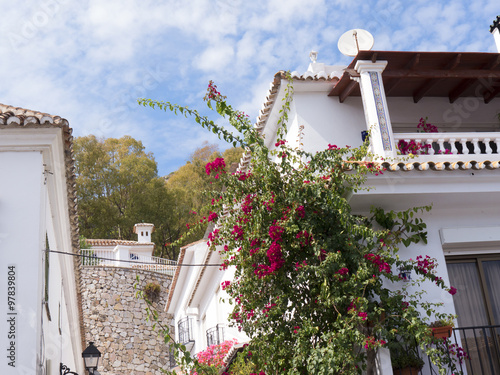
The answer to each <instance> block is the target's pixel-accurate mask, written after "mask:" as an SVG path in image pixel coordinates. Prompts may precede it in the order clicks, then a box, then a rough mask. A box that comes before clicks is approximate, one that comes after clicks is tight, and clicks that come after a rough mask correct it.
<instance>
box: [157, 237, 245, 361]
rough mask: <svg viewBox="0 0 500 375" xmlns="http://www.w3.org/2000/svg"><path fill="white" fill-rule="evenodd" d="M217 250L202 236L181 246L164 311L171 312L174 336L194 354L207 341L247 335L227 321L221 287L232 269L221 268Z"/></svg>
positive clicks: (225, 297)
mask: <svg viewBox="0 0 500 375" xmlns="http://www.w3.org/2000/svg"><path fill="white" fill-rule="evenodd" d="M220 264H221V258H220V255H219V252H218V251H210V249H209V248H208V246H207V240H206V239H203V240H200V241H197V242H194V243H192V244H189V245H187V246H184V247H182V248H181V251H180V253H179V258H178V262H177V270H176V273H175V275H174V278H173V280H172V284H171V288H170V294H169V297H168V302H167V305H166V307H165V311H166V312H167V313H168V314H170V315H171V316H172V318H173V319H172V325H174V326H175V338H176V340H177V341H178V342H181V343H183V344H185V345H186V347H187V348H188V349H189V350H190V351H191V353H193V354H195V353H198V352H200V351H202V350H204V349H206V348H207V347H208V346H210V345H214V344H220V343H222V342H223V341H225V340H233V339H236V340H237V342H238V343H245V342H247V341H248V337H247V336H246V335H245V334H244V333H243V332H239V331H238V329H237V328H236V327H231V326H230V325H229V324H228V316H229V314H230V313H231V311H232V306H231V305H230V304H229V303H228V300H229V296H228V294H227V293H226V292H225V291H224V290H223V289H222V288H221V283H222V282H223V281H225V280H232V279H233V277H234V269H232V268H229V269H228V270H226V271H221V270H220Z"/></svg>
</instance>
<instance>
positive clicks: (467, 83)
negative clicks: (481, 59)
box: [448, 55, 500, 103]
mask: <svg viewBox="0 0 500 375" xmlns="http://www.w3.org/2000/svg"><path fill="white" fill-rule="evenodd" d="M499 65H500V55H498V56H496V57H494V58H493V59H491V60H490V62H489V63H487V64H485V65H484V66H483V67H482V69H485V70H491V69H495V68H496V67H497V66H499ZM475 82H476V80H475V79H466V80H464V81H462V82H460V83H459V84H458V86H456V87H455V88H454V89H453V90H452V91H450V95H449V96H448V98H449V99H450V103H455V101H456V100H457V99H458V98H459V97H460V95H462V94H463V93H464V92H465V91H467V89H469V88H470V87H471V86H472V85H474V83H475Z"/></svg>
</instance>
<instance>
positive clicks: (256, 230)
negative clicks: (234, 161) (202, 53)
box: [140, 83, 457, 375]
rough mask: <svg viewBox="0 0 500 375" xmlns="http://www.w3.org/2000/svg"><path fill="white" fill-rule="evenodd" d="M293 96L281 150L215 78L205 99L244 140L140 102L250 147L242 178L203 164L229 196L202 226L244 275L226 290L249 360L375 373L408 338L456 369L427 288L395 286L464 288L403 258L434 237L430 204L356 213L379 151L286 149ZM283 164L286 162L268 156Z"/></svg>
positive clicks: (288, 368)
mask: <svg viewBox="0 0 500 375" xmlns="http://www.w3.org/2000/svg"><path fill="white" fill-rule="evenodd" d="M291 96H292V93H291V85H289V86H288V89H287V93H286V95H285V99H284V105H283V110H282V114H283V115H282V118H281V119H280V122H279V127H278V131H277V142H276V144H275V147H276V149H274V150H269V149H268V148H267V147H266V146H265V144H264V142H263V140H262V139H261V138H260V136H259V134H258V132H257V130H256V129H255V128H254V127H253V126H252V125H251V124H250V123H249V121H248V120H247V119H246V116H245V115H244V114H243V113H241V112H239V111H236V110H234V109H233V108H232V107H231V106H230V105H228V104H227V103H226V101H225V98H224V97H222V96H221V95H220V93H219V92H218V91H217V89H216V87H215V85H213V84H212V83H211V84H210V85H209V89H208V94H207V96H206V100H207V104H208V106H209V107H210V108H213V107H214V108H215V109H216V110H217V112H218V113H219V114H220V115H221V116H223V117H225V118H227V119H228V120H229V123H230V124H231V125H233V126H234V127H235V128H236V129H237V130H238V132H239V134H238V135H232V134H231V133H229V132H228V131H227V130H226V129H224V128H222V127H219V126H218V125H216V124H215V123H214V122H213V121H212V120H210V119H208V118H207V117H204V116H201V115H200V114H199V113H198V112H197V111H195V110H191V109H188V108H186V107H180V106H178V105H175V104H171V103H168V102H158V101H152V100H148V99H145V100H140V103H141V104H143V105H149V106H151V107H153V108H155V107H159V108H160V109H164V110H172V111H175V112H180V113H182V114H184V115H186V116H193V117H194V119H195V120H196V122H198V123H199V124H201V125H202V126H204V127H206V128H208V129H209V130H212V131H214V132H216V133H218V134H219V135H220V137H221V138H224V139H226V140H227V141H228V142H231V143H233V145H234V144H235V143H236V144H239V145H240V146H242V147H245V148H247V149H249V150H250V151H251V162H250V164H249V166H248V168H247V169H246V170H243V171H240V172H239V173H236V174H231V173H228V170H227V166H226V163H225V161H224V159H223V158H217V159H215V160H213V161H211V162H209V163H208V164H207V165H206V167H205V170H206V173H207V174H209V175H210V176H211V177H212V179H213V180H212V182H213V183H215V184H218V185H223V186H224V189H222V190H214V191H213V196H212V200H211V203H210V204H209V207H208V208H207V211H206V217H207V219H206V221H203V222H202V223H201V224H200V225H204V224H205V223H206V222H214V223H217V226H216V228H215V229H214V230H213V232H212V233H211V234H210V235H209V243H210V246H211V248H212V249H213V250H214V251H219V252H220V253H221V256H222V258H223V259H224V263H223V265H222V267H223V268H227V267H229V266H235V267H236V274H235V279H234V280H232V281H230V280H228V281H225V282H223V283H222V288H223V289H226V290H227V291H228V293H229V295H230V296H231V297H232V300H233V302H234V303H235V307H234V310H233V313H232V315H231V318H232V321H233V322H234V323H235V324H237V325H238V326H239V327H240V328H241V329H242V330H244V331H245V332H246V333H247V334H248V335H249V336H250V337H251V339H252V341H251V344H250V345H249V347H248V349H247V350H251V352H252V353H253V355H252V361H253V362H254V363H255V364H256V365H257V366H258V368H259V370H261V374H262V373H266V374H325V375H326V374H360V373H361V372H362V371H363V370H367V371H368V373H370V374H372V373H374V371H375V366H374V359H375V353H376V351H377V350H378V349H379V348H382V347H392V346H396V345H399V343H400V342H401V341H403V343H405V344H408V345H411V344H413V343H416V344H417V345H418V346H420V347H421V348H422V350H424V351H425V352H426V353H427V354H428V355H429V356H430V358H431V360H432V361H433V362H434V363H436V364H437V365H438V367H439V371H440V373H441V374H444V373H446V371H447V366H452V368H453V366H455V364H456V362H455V361H454V360H453V359H450V357H449V355H448V353H447V352H446V350H445V349H446V348H445V346H444V345H441V344H440V343H436V342H434V341H433V338H432V336H431V335H430V333H429V329H428V327H427V320H426V319H427V318H426V314H428V315H429V316H433V315H435V316H438V317H439V318H442V317H443V316H444V315H446V314H437V313H436V311H435V309H436V305H435V304H432V303H426V302H422V301H423V299H422V295H423V292H419V293H416V294H413V295H411V294H410V293H409V292H408V288H407V287H404V286H403V287H402V288H400V289H398V290H393V288H389V287H388V285H392V284H393V283H398V282H399V278H398V275H396V274H395V273H394V270H395V269H397V268H399V267H405V268H411V269H413V270H414V272H415V273H416V274H417V275H418V276H419V279H418V280H417V281H416V282H423V281H425V280H427V281H430V282H432V283H435V284H437V286H439V287H441V288H443V289H444V290H447V291H448V292H449V293H451V294H454V293H455V292H456V290H455V289H454V288H452V287H447V286H446V285H445V284H444V282H443V280H442V279H441V278H440V277H439V276H437V275H436V273H435V269H436V264H435V261H434V260H433V259H432V258H430V257H419V258H417V259H416V260H413V261H412V260H410V261H401V260H400V259H399V257H398V250H399V247H400V246H409V245H411V244H412V243H418V242H420V241H424V242H425V241H426V232H425V229H426V226H425V223H424V222H423V220H422V219H421V218H420V215H421V214H422V213H425V212H426V211H428V210H429V209H430V208H429V207H421V208H410V209H408V210H406V211H403V212H392V211H391V212H384V211H383V210H382V209H379V208H373V209H372V215H371V216H370V217H362V216H359V215H354V214H353V213H352V212H351V208H350V206H349V202H348V199H347V197H348V196H349V195H350V194H351V193H352V192H355V191H357V190H359V189H362V188H363V184H364V182H365V176H366V174H368V173H381V172H382V171H381V169H380V166H379V165H378V164H377V163H375V162H371V161H369V160H370V159H371V158H373V157H374V156H373V155H370V154H369V153H368V152H367V144H365V145H364V146H362V147H361V148H349V147H344V148H339V147H337V146H335V145H329V147H328V149H327V150H324V151H322V152H318V153H317V154H314V155H312V154H308V153H306V152H303V151H301V150H299V149H293V148H290V147H288V146H287V145H286V140H285V139H284V138H285V135H286V125H287V111H288V108H289V106H290V101H291ZM275 157H277V158H278V160H280V162H279V163H274V162H272V161H271V160H272V159H273V158H275ZM366 160H368V161H366ZM421 311H423V312H424V315H422V314H421ZM448 318H449V316H448ZM194 363H195V365H196V361H195V362H194ZM455 373H457V372H455Z"/></svg>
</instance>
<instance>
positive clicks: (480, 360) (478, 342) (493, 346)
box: [394, 325, 500, 375]
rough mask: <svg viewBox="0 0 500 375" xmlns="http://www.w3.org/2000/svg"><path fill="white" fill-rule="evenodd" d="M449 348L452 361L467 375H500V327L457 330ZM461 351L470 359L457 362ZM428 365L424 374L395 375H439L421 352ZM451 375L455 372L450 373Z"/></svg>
mask: <svg viewBox="0 0 500 375" xmlns="http://www.w3.org/2000/svg"><path fill="white" fill-rule="evenodd" d="M444 345H446V347H447V348H448V355H449V358H450V359H454V363H455V366H456V368H457V369H459V370H461V371H462V373H463V374H467V375H498V374H500V325H488V326H475V327H459V328H454V329H453V335H452V337H450V339H448V340H447V341H446V343H445V344H444ZM459 347H461V348H462V349H463V351H464V352H465V354H466V355H464V356H461V357H460V359H457V355H456V353H457V350H458V348H459ZM419 353H420V356H421V358H424V359H425V365H424V367H423V368H422V369H421V370H420V371H417V370H415V369H413V370H411V372H410V371H409V372H403V371H402V370H395V371H394V374H396V375H400V374H401V375H402V374H408V375H410V374H411V375H425V374H431V375H437V374H439V371H438V369H437V367H436V366H435V365H433V364H432V363H431V362H430V360H429V358H426V357H425V355H424V354H423V353H422V352H421V350H420V349H419ZM448 373H449V374H450V375H451V374H452V372H451V371H448Z"/></svg>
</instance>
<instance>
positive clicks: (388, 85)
mask: <svg viewBox="0 0 500 375" xmlns="http://www.w3.org/2000/svg"><path fill="white" fill-rule="evenodd" d="M382 77H383V73H382ZM401 81H402V79H401V78H399V79H396V78H389V79H385V77H384V90H385V96H390V94H391V91H392V90H394V88H395V87H396V86H397V85H398V84H399V82H401Z"/></svg>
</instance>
